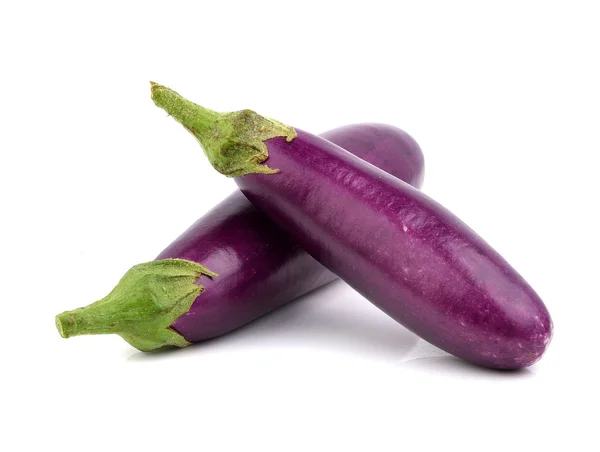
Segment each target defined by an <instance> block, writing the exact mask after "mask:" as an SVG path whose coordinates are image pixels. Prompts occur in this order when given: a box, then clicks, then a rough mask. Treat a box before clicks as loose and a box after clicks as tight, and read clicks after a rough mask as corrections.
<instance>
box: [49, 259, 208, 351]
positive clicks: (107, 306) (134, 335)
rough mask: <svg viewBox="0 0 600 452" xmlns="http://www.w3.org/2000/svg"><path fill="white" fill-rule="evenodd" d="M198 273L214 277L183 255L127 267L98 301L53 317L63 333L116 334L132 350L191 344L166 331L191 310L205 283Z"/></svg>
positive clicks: (67, 335) (173, 332)
mask: <svg viewBox="0 0 600 452" xmlns="http://www.w3.org/2000/svg"><path fill="white" fill-rule="evenodd" d="M201 275H207V276H210V277H216V276H218V275H217V274H216V273H213V272H211V271H210V270H208V269H206V268H204V267H203V266H202V265H200V264H198V263H196V262H192V261H188V260H184V259H164V260H157V261H152V262H147V263H145V264H139V265H136V266H134V267H132V268H131V269H130V270H129V271H128V272H127V273H125V275H124V276H123V277H122V278H121V280H120V281H119V283H118V284H117V285H116V287H115V288H114V289H113V290H112V292H110V293H109V294H108V295H107V296H106V297H104V298H103V299H101V300H99V301H96V302H95V303H92V304H90V305H89V306H86V307H84V308H79V309H75V310H73V311H66V312H63V313H62V314H58V315H57V316H56V328H57V329H58V332H59V333H60V335H61V336H62V337H65V338H67V337H71V336H79V335H82V334H118V335H120V336H121V337H122V338H123V339H125V340H126V341H127V342H129V343H130V344H131V345H133V346H134V347H135V348H137V349H138V350H141V351H150V350H155V349H157V348H161V347H164V346H169V345H170V346H175V347H185V346H187V345H190V343H189V342H188V341H187V340H186V339H185V338H184V337H183V336H181V335H180V334H179V333H178V332H176V331H175V330H173V329H171V328H170V326H171V325H172V324H173V322H174V321H175V320H176V319H177V318H178V317H180V316H182V315H183V314H185V313H186V312H188V311H189V310H190V307H191V306H192V303H193V302H194V300H195V299H196V298H197V297H198V295H200V293H201V292H202V290H203V289H204V287H202V286H200V285H198V284H196V282H197V281H198V278H200V276H201Z"/></svg>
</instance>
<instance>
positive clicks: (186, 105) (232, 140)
mask: <svg viewBox="0 0 600 452" xmlns="http://www.w3.org/2000/svg"><path fill="white" fill-rule="evenodd" d="M150 86H151V93H152V100H153V101H154V103H155V104H156V105H157V106H158V107H160V108H162V109H163V110H165V111H166V112H167V113H169V115H171V116H172V117H173V118H175V120H176V121H178V122H179V123H181V125H183V127H185V128H186V129H187V130H188V131H189V132H190V133H191V134H192V135H194V136H195V137H196V139H197V140H198V142H199V143H200V146H202V149H204V153H205V154H206V156H207V157H208V159H209V161H210V163H211V164H212V166H213V167H214V168H215V169H216V170H217V171H219V172H220V173H221V174H224V175H226V176H230V177H239V176H243V175H245V174H250V173H262V174H271V173H276V172H277V169H272V168H269V167H268V166H267V165H265V164H264V163H263V162H264V161H265V160H267V158H268V157H269V153H268V150H267V146H266V145H265V143H264V142H265V141H266V140H268V139H270V138H275V137H280V136H282V137H286V139H287V141H292V140H293V139H294V138H295V137H296V131H295V130H294V129H293V128H292V127H290V126H286V125H284V124H282V123H280V122H278V121H275V120H272V119H269V118H265V117H263V116H260V115H259V114H257V113H255V112H253V111H252V110H241V111H236V112H232V113H217V112H215V111H212V110H209V109H207V108H204V107H201V106H200V105H197V104H195V103H193V102H190V101H189V100H187V99H185V98H184V97H182V96H180V95H179V94H177V93H176V92H175V91H173V90H171V89H169V88H167V87H165V86H162V85H159V84H157V83H154V82H150Z"/></svg>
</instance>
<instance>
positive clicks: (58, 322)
mask: <svg viewBox="0 0 600 452" xmlns="http://www.w3.org/2000/svg"><path fill="white" fill-rule="evenodd" d="M55 323H56V329H57V330H58V334H60V337H64V338H66V337H67V335H66V334H65V330H64V329H63V324H62V322H61V320H60V317H59V316H58V315H57V316H56V318H55Z"/></svg>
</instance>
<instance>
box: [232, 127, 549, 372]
mask: <svg viewBox="0 0 600 452" xmlns="http://www.w3.org/2000/svg"><path fill="white" fill-rule="evenodd" d="M297 132H298V137H297V138H295V139H294V140H293V141H292V142H290V143H287V142H286V141H285V139H283V138H274V139H271V140H268V141H267V142H266V143H267V147H268V150H269V159H268V160H267V162H266V163H267V164H268V165H269V167H271V168H277V169H279V170H280V172H279V173H277V174H271V175H264V174H251V175H247V176H244V177H240V178H237V179H236V182H237V183H238V185H239V187H240V188H241V189H242V193H244V195H246V197H247V198H248V199H249V200H250V201H252V203H253V204H254V205H255V206H257V207H259V208H260V209H261V210H262V211H263V212H265V213H266V214H267V215H268V216H269V217H270V218H271V219H272V220H274V221H275V222H276V223H277V224H279V225H280V226H281V227H282V228H283V229H285V230H286V231H287V232H288V233H289V234H290V235H291V236H292V237H293V238H294V239H295V240H296V241H297V243H298V244H299V245H300V246H301V247H302V248H303V249H304V250H306V251H307V252H308V253H309V254H310V255H312V256H313V257H314V258H315V259H316V260H318V261H319V262H320V263H321V264H323V265H324V266H325V267H327V268H328V269H329V270H331V271H332V272H333V273H335V274H337V275H338V276H339V277H340V278H342V279H343V280H344V281H346V282H347V283H348V284H350V285H351V286H352V287H353V288H354V289H356V290H357V291H358V292H359V293H361V294H362V295H363V296H364V297H366V298H367V299H369V300H370V301H371V302H373V303H374V304H375V305H376V306H378V307H379V308H380V309H382V310H383V311H384V312H386V313H387V314H389V315H390V316H391V317H392V318H394V319H395V320H397V321H398V322H400V323H402V324H403V325H405V326H406V327H407V328H409V329H410V330H412V331H413V332H415V333H416V334H418V335H419V336H421V337H422V338H423V339H425V340H427V341H428V342H430V343H432V344H434V345H436V346H438V347H440V348H441V349H443V350H445V351H447V352H449V353H452V354H453V355H455V356H458V357H460V358H463V359H465V360H468V361H471V362H473V363H475V364H478V365H481V366H486V367H491V368H499V369H517V368H521V367H526V366H529V365H531V364H533V363H534V362H535V361H537V360H538V359H539V358H540V357H541V356H542V354H543V353H544V351H545V349H546V346H547V345H548V343H549V342H550V339H551V336H552V321H551V319H550V315H549V313H548V311H547V309H546V307H545V306H544V304H543V302H542V301H541V300H540V298H539V297H538V296H537V294H536V293H535V292H534V291H533V289H532V288H531V287H530V286H529V285H528V284H527V283H526V282H525V280H524V279H523V278H522V277H521V276H520V275H519V274H518V273H517V272H516V271H515V270H514V269H513V268H512V267H511V266H510V265H509V264H508V263H507V262H506V261H505V260H504V259H503V258H502V257H501V256H500V255H499V254H498V253H497V252H496V251H494V250H493V249H492V248H491V247H490V246H489V245H488V244H487V243H486V242H485V241H484V240H483V239H482V238H481V237H479V236H478V235H477V234H476V233H475V232H474V231H473V230H471V229H470V228H469V227H468V226H467V225H465V224H464V223H463V222H462V221H460V220H459V219H458V218H457V217H456V216H454V215H453V214H452V213H451V212H450V211H448V210H447V209H445V208H444V207H442V206H441V205H440V204H438V203H436V202H435V201H434V200H432V199H431V198H429V197H427V196H426V195H424V194H423V193H421V192H420V191H419V190H416V189H415V188H413V187H411V186H410V185H408V184H406V183H404V182H402V181H401V180H399V179H397V178H395V177H393V176H390V175H389V174H386V173H385V172H383V171H380V170H378V169H377V168H374V167H373V166H371V165H365V164H364V163H363V162H362V161H360V160H359V159H357V158H356V157H354V156H352V155H351V154H349V153H348V152H346V151H344V150H343V149H341V148H339V147H337V146H335V145H333V144H331V143H329V142H328V141H326V140H323V139H321V138H319V137H316V136H314V135H311V134H308V133H306V132H302V131H300V130H297Z"/></svg>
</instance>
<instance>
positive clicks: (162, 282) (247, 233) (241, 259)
mask: <svg viewBox="0 0 600 452" xmlns="http://www.w3.org/2000/svg"><path fill="white" fill-rule="evenodd" d="M322 136H323V137H324V138H326V139H328V140H331V141H332V142H334V143H337V144H339V145H341V146H344V147H345V148H346V149H347V150H348V151H349V152H352V153H354V154H355V155H357V156H358V157H360V158H362V159H364V161H365V162H369V163H370V164H372V165H375V166H378V167H380V168H382V169H384V170H386V171H389V172H390V173H391V174H393V175H395V176H396V177H400V178H402V179H403V180H405V181H406V182H407V183H409V184H412V185H414V186H416V187H420V186H421V184H422V181H423V174H424V172H423V168H424V160H423V153H422V152H421V149H420V148H419V145H418V144H417V142H416V141H415V140H414V139H412V138H411V137H410V136H409V135H408V134H407V133H405V132H403V131H402V130H400V129H398V128H396V127H392V126H388V125H383V124H358V125H350V126H345V127H340V128H338V129H334V130H331V131H329V132H326V133H324V134H323V135H322ZM365 164H367V163H365ZM334 279H336V276H335V275H334V274H333V273H331V272H329V271H328V270H327V269H325V268H324V267H323V266H322V265H321V264H319V263H318V262H317V261H315V260H314V259H313V258H312V257H310V256H309V255H308V254H307V253H305V252H304V251H303V250H302V249H301V248H300V247H299V246H298V245H297V244H296V242H294V240H292V239H291V238H290V237H289V235H288V234H287V233H285V232H284V231H283V230H282V229H281V228H280V227H279V226H277V225H276V224H274V223H273V222H272V221H270V220H269V219H268V218H267V217H266V216H265V215H264V214H262V213H261V212H260V211H259V210H258V209H256V208H255V207H254V206H253V205H252V204H251V203H250V202H249V201H248V200H247V199H246V198H245V197H244V195H242V193H241V192H240V191H239V190H237V191H236V192H234V193H232V194H231V195H230V196H229V197H227V198H226V199H225V200H224V201H222V202H221V203H220V204H218V205H217V206H216V207H214V208H213V209H212V210H211V211H210V212H208V213H207V214H206V215H204V216H203V217H202V218H200V219H199V220H198V221H196V222H195V223H194V224H193V225H192V226H190V227H189V228H188V229H187V230H186V231H185V232H183V233H182V234H181V235H180V236H179V237H178V238H177V239H176V240H175V241H173V243H171V245H169V246H168V247H167V248H166V249H164V250H163V251H162V252H161V253H160V254H159V255H158V256H157V258H156V260H155V261H153V262H149V263H144V264H139V265H136V266H134V267H133V268H131V269H130V270H129V271H128V272H127V273H126V274H125V275H124V276H123V278H122V279H121V281H120V282H119V284H118V285H117V286H116V287H115V289H114V290H113V291H112V292H111V293H110V294H109V295H108V296H107V297H105V298H104V299H102V300H100V301H98V302H96V303H92V304H91V305H89V306H87V307H85V308H80V309H76V310H74V311H68V312H64V313H62V314H60V315H58V316H57V317H56V325H57V328H58V330H59V332H60V334H61V335H62V336H63V337H70V336H75V335H80V334H109V333H115V334H119V335H121V336H122V337H123V338H124V339H125V340H126V341H128V342H129V343H130V344H131V345H133V346H134V347H136V348H137V349H139V350H142V351H150V350H154V349H157V348H161V347H164V346H167V345H170V346H178V347H184V346H187V345H189V344H190V343H193V342H199V341H203V340H206V339H211V338H214V337H217V336H220V335H222V334H225V333H228V332H230V331H232V330H234V329H236V328H239V327H241V326H243V325H245V324H246V323H249V322H251V321H253V320H255V319H257V318H259V317H261V316H263V315H265V314H267V313H268V312H270V311H272V310H274V309H276V308H278V307H280V306H282V305H284V304H285V303H288V302H290V301H292V300H294V299H295V298H297V297H299V296H301V295H303V294H305V293H307V292H309V291H311V290H314V289H316V288H317V287H320V286H322V285H324V284H327V283H328V282H330V281H332V280H334Z"/></svg>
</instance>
